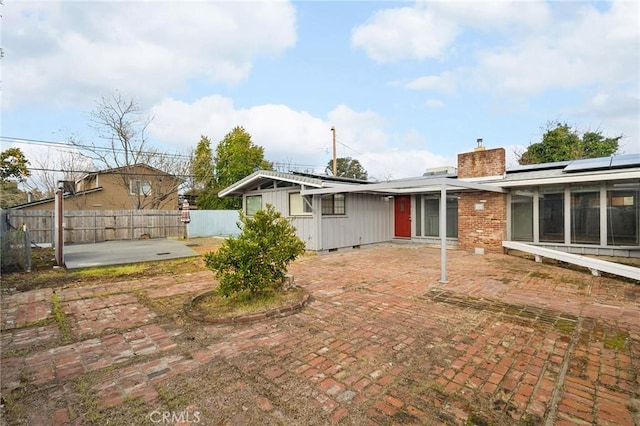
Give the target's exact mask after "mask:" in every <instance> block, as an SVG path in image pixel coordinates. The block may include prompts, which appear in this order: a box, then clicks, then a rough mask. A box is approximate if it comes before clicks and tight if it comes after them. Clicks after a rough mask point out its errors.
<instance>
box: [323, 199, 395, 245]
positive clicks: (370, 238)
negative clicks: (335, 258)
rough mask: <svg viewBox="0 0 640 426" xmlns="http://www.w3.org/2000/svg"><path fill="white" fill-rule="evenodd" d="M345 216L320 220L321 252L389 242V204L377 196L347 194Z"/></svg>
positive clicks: (391, 217)
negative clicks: (321, 232) (321, 231)
mask: <svg viewBox="0 0 640 426" xmlns="http://www.w3.org/2000/svg"><path fill="white" fill-rule="evenodd" d="M346 202H347V205H346V213H347V214H346V215H344V216H325V217H323V218H322V230H323V238H322V250H331V249H336V248H343V247H353V246H358V245H361V244H373V243H381V242H386V241H391V239H392V237H393V201H392V200H388V199H386V198H385V197H381V196H380V195H372V194H347V198H346Z"/></svg>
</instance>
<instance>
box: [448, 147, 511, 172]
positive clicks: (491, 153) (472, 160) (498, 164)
mask: <svg viewBox="0 0 640 426" xmlns="http://www.w3.org/2000/svg"><path fill="white" fill-rule="evenodd" d="M505 161H506V160H505V154H504V148H495V149H485V150H481V151H474V152H465V153H464V154H458V179H466V178H471V177H482V176H499V175H502V174H503V173H504V172H505V170H506V168H505Z"/></svg>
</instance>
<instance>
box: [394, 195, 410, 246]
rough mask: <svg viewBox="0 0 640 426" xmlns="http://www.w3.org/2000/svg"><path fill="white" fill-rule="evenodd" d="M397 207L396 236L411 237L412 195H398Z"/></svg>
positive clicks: (395, 201)
mask: <svg viewBox="0 0 640 426" xmlns="http://www.w3.org/2000/svg"><path fill="white" fill-rule="evenodd" d="M394 203H395V208H394V213H395V214H394V216H395V236H396V238H411V196H410V195H400V196H398V195H396V197H395V198H394Z"/></svg>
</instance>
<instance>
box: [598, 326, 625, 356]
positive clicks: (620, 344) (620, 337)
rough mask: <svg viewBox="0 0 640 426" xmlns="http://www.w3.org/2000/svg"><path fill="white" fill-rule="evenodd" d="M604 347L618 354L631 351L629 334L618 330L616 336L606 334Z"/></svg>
mask: <svg viewBox="0 0 640 426" xmlns="http://www.w3.org/2000/svg"><path fill="white" fill-rule="evenodd" d="M603 343H604V347H605V348H607V349H613V350H614V351H618V352H627V351H629V333H627V332H626V331H621V330H617V331H616V332H615V333H614V334H609V333H606V334H605V336H604V339H603Z"/></svg>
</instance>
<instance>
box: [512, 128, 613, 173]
mask: <svg viewBox="0 0 640 426" xmlns="http://www.w3.org/2000/svg"><path fill="white" fill-rule="evenodd" d="M621 138H622V136H617V137H614V138H606V137H604V136H602V132H585V133H584V134H582V136H581V135H579V134H578V132H577V131H576V130H574V129H572V128H571V127H570V126H569V125H567V124H566V123H560V122H549V123H547V126H546V131H545V133H544V135H543V136H542V141H541V142H538V143H533V144H531V145H529V147H528V148H527V150H526V151H524V152H523V153H522V154H521V155H520V158H519V159H518V163H520V164H521V165H525V164H539V163H552V162H555V161H567V160H578V159H582V158H597V157H607V156H609V155H613V154H615V153H616V152H617V151H618V143H619V141H620V139H621Z"/></svg>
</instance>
